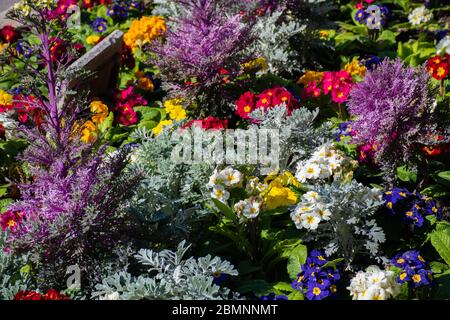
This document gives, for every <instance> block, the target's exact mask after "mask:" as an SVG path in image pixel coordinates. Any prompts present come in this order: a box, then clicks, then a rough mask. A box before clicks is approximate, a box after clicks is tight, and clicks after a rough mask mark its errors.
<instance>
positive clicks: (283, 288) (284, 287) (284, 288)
mask: <svg viewBox="0 0 450 320" xmlns="http://www.w3.org/2000/svg"><path fill="white" fill-rule="evenodd" d="M273 289H274V290H276V291H279V292H293V291H295V289H294V288H292V284H291V283H289V282H278V283H276V284H275V285H274V286H273Z"/></svg>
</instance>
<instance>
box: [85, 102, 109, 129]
mask: <svg viewBox="0 0 450 320" xmlns="http://www.w3.org/2000/svg"><path fill="white" fill-rule="evenodd" d="M89 109H90V110H91V112H92V113H93V114H94V115H93V116H92V121H93V122H94V123H95V124H100V123H102V122H103V121H105V119H106V118H107V117H108V113H109V112H108V106H107V105H106V104H104V103H103V102H101V101H98V100H95V101H92V102H91V104H90V105H89Z"/></svg>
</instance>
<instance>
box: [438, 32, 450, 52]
mask: <svg viewBox="0 0 450 320" xmlns="http://www.w3.org/2000/svg"><path fill="white" fill-rule="evenodd" d="M436 49H437V51H436V53H437V54H441V53H442V52H444V53H447V54H450V36H445V37H444V38H442V39H441V41H439V43H438V44H437V46H436Z"/></svg>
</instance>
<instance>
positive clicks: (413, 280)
mask: <svg viewBox="0 0 450 320" xmlns="http://www.w3.org/2000/svg"><path fill="white" fill-rule="evenodd" d="M391 263H392V264H393V265H394V266H396V267H398V268H400V269H401V271H400V273H399V275H398V277H397V282H399V283H401V284H402V283H405V282H406V283H408V285H410V286H412V287H414V288H418V287H421V286H426V285H430V284H432V283H433V273H432V271H431V269H430V267H429V266H428V263H427V262H426V261H425V259H424V258H423V257H422V256H421V255H420V252H419V251H417V250H410V251H406V252H404V253H398V254H397V255H395V256H394V257H393V258H392V259H391Z"/></svg>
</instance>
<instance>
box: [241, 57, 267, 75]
mask: <svg viewBox="0 0 450 320" xmlns="http://www.w3.org/2000/svg"><path fill="white" fill-rule="evenodd" d="M243 67H244V70H245V71H247V72H249V71H260V70H267V68H269V65H268V64H267V61H266V59H264V58H263V57H259V58H256V59H253V60H250V61H248V62H246V63H244V64H243Z"/></svg>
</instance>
